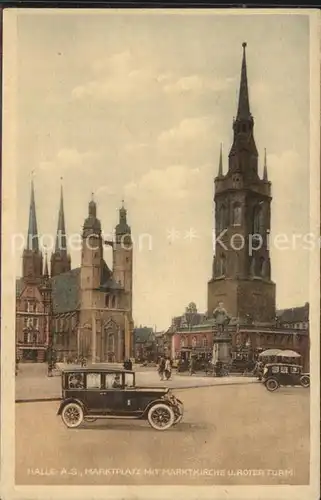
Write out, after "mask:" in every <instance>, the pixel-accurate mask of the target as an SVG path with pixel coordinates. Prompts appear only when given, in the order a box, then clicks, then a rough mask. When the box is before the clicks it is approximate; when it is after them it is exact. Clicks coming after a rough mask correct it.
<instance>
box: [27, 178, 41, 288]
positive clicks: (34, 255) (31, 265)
mask: <svg viewBox="0 0 321 500" xmlns="http://www.w3.org/2000/svg"><path fill="white" fill-rule="evenodd" d="M42 271H43V261H42V253H41V251H40V250H39V235H38V225H37V216H36V203H35V189H34V184H33V179H32V180H31V196H30V207H29V223H28V234H27V244H26V247H25V249H24V251H23V255H22V276H23V278H24V279H26V280H28V281H35V280H36V281H37V280H39V279H40V278H41V277H42Z"/></svg>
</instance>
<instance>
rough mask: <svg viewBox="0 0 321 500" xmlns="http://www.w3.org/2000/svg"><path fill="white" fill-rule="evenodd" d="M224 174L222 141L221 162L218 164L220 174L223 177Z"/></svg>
mask: <svg viewBox="0 0 321 500" xmlns="http://www.w3.org/2000/svg"><path fill="white" fill-rule="evenodd" d="M222 175H223V155H222V143H221V147H220V162H219V165H218V176H219V177H222Z"/></svg>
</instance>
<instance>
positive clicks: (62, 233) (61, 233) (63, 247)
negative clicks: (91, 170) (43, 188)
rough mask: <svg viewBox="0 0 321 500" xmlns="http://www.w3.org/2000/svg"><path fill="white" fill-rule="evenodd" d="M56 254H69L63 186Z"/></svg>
mask: <svg viewBox="0 0 321 500" xmlns="http://www.w3.org/2000/svg"><path fill="white" fill-rule="evenodd" d="M55 252H60V253H61V254H66V253H67V238H66V225H65V212H64V197H63V189H62V185H61V187H60V206H59V214H58V227H57V236H56V246H55Z"/></svg>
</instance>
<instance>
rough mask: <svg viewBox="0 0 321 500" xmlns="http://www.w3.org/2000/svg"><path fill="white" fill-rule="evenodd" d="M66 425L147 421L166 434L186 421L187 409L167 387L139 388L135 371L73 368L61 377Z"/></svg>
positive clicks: (62, 408) (62, 402)
mask: <svg viewBox="0 0 321 500" xmlns="http://www.w3.org/2000/svg"><path fill="white" fill-rule="evenodd" d="M61 380H62V401H61V404H60V407H59V410H58V415H60V416H61V418H62V421H63V422H64V424H65V425H66V426H67V427H69V428H76V427H79V426H80V425H81V424H82V423H83V422H94V421H95V420H97V419H108V418H125V419H129V418H132V419H143V420H147V421H148V422H149V424H150V425H151V427H153V428H154V429H156V430H160V431H164V430H166V429H169V428H170V427H172V426H173V425H176V424H178V423H179V422H180V421H181V420H182V418H183V412H184V407H183V403H182V401H180V400H179V399H177V398H176V397H175V396H174V394H172V392H171V391H170V390H169V389H168V388H166V387H137V386H136V384H135V372H133V371H129V370H122V369H116V368H110V369H109V368H94V367H84V368H73V369H72V368H70V369H66V370H64V371H63V372H62V374H61Z"/></svg>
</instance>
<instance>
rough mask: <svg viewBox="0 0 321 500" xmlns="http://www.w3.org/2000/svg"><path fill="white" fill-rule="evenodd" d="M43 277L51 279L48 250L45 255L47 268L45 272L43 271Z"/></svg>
mask: <svg viewBox="0 0 321 500" xmlns="http://www.w3.org/2000/svg"><path fill="white" fill-rule="evenodd" d="M43 277H44V278H45V279H48V278H49V270H48V256H47V250H46V253H45V267H44V271H43Z"/></svg>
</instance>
